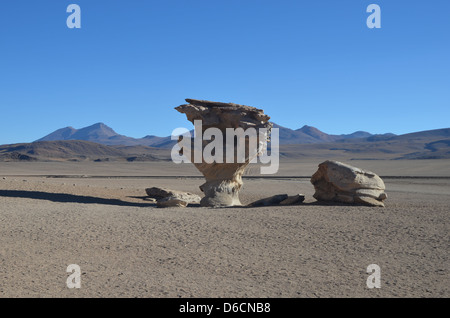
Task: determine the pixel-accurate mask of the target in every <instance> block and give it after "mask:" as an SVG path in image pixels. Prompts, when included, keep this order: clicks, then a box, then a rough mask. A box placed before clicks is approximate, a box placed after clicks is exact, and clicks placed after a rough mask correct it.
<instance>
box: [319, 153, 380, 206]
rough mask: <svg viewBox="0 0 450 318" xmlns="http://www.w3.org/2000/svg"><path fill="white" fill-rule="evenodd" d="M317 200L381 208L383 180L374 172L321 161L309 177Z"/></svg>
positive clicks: (336, 162)
mask: <svg viewBox="0 0 450 318" xmlns="http://www.w3.org/2000/svg"><path fill="white" fill-rule="evenodd" d="M311 183H312V184H313V185H314V188H315V190H316V192H315V193H314V198H316V199H317V200H318V201H335V202H342V203H350V204H363V205H369V206H384V203H383V201H384V200H385V199H386V198H387V195H386V193H384V190H385V185H384V182H383V180H382V179H381V178H380V177H379V176H377V175H376V174H375V173H373V172H370V171H365V170H362V169H359V168H356V167H352V166H350V165H347V164H344V163H342V162H338V161H325V162H323V163H321V164H320V165H319V169H318V170H317V172H316V173H315V174H314V175H313V176H312V178H311Z"/></svg>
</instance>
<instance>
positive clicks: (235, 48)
mask: <svg viewBox="0 0 450 318" xmlns="http://www.w3.org/2000/svg"><path fill="white" fill-rule="evenodd" d="M71 3H75V4H78V5H79V6H80V7H81V29H69V28H67V26H66V19H67V17H68V16H69V13H66V8H67V6H68V5H69V4H71ZM371 3H376V4H379V5H380V7H381V26H382V27H381V29H369V28H367V26H366V19H367V17H368V16H369V13H366V8H367V6H368V5H369V4H371ZM185 98H196V99H207V100H214V101H222V102H235V103H239V104H246V105H250V106H255V107H259V108H263V109H264V110H265V112H266V113H267V114H268V115H270V116H271V117H272V120H273V121H274V122H276V123H277V124H279V125H282V126H285V127H289V128H293V129H297V128H300V127H302V126H303V125H305V124H307V125H311V126H315V127H317V128H319V129H321V130H322V131H325V132H327V133H333V134H341V133H351V132H353V131H357V130H365V131H369V132H371V133H385V132H393V133H397V134H401V133H408V132H413V131H419V130H428V129H435V128H446V127H450V1H449V0H426V1H425V0H423V1H417V0H409V1H406V0H370V1H365V0H339V1H336V0H328V1H324V0H309V1H301V0H277V1H275V0H271V1H266V0H159V1H153V0H147V1H143V0H139V1H138V0H126V1H125V0H121V1H119V0H109V1H104V0H69V1H63V0H40V1H36V0H27V1H24V0H2V1H1V2H0V112H1V115H0V144H4V143H16V142H31V141H33V140H36V139H38V138H40V137H42V136H44V135H46V134H48V133H50V132H52V131H54V130H56V129H58V128H62V127H66V126H73V127H75V128H82V127H85V126H88V125H91V124H94V123H96V122H104V123H105V124H107V125H109V126H111V127H112V128H114V129H115V130H116V131H117V132H118V133H120V134H124V135H128V136H131V137H136V138H137V137H143V136H145V135H149V134H153V135H160V136H166V135H170V133H171V132H172V130H173V129H174V128H177V127H187V128H189V127H190V125H189V122H188V121H187V120H186V117H185V115H183V114H180V113H178V112H177V111H175V110H174V107H176V106H178V105H180V104H183V103H184V99H185Z"/></svg>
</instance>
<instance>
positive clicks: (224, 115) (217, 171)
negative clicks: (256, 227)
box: [175, 99, 272, 207]
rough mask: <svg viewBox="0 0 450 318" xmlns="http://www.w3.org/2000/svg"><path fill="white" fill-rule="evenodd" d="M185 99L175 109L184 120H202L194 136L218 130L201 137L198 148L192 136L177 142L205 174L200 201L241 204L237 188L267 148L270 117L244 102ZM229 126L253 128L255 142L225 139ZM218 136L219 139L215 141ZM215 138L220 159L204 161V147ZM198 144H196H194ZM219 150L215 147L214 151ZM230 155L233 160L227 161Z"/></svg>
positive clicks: (208, 145)
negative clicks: (206, 137)
mask: <svg viewBox="0 0 450 318" xmlns="http://www.w3.org/2000/svg"><path fill="white" fill-rule="evenodd" d="M186 102H188V104H184V105H181V106H178V107H176V108H175V109H176V110H178V111H179V112H180V113H184V114H186V116H187V119H188V120H189V121H191V122H192V123H194V124H195V121H201V124H202V127H201V131H198V129H197V130H196V136H199V135H201V136H204V133H205V131H206V130H208V129H209V128H212V130H209V131H210V132H211V131H213V132H216V133H221V135H220V137H219V136H217V135H216V134H215V135H214V139H213V138H210V139H209V140H205V138H203V137H202V139H201V140H202V141H201V142H200V147H198V146H195V141H194V139H193V138H192V139H190V140H189V143H186V140H185V138H187V137H183V138H181V139H180V141H179V145H180V147H181V149H182V150H181V151H182V153H183V154H184V155H185V156H186V157H188V159H189V160H190V161H191V162H192V163H193V164H194V165H195V167H196V168H197V169H198V170H199V171H200V172H201V173H202V174H203V175H204V176H205V179H206V183H204V184H203V185H201V186H200V189H201V190H202V191H203V193H204V194H205V197H204V198H203V199H202V200H201V202H200V204H201V205H202V206H210V207H221V206H239V205H241V202H240V200H239V190H240V189H241V187H242V184H243V183H242V175H243V173H244V170H245V168H246V167H247V166H248V164H249V163H250V161H252V160H253V159H255V158H256V157H257V156H258V155H260V154H262V153H263V151H264V150H265V149H266V146H267V141H268V140H269V135H270V130H271V128H272V124H271V123H269V119H270V117H269V116H267V115H265V114H264V111H263V110H261V109H257V108H255V107H250V106H245V105H238V104H233V103H219V102H211V101H203V100H195V99H186ZM230 128H231V129H232V130H234V129H239V128H241V130H243V131H250V130H252V131H256V134H255V135H256V139H257V141H256V143H252V142H250V141H251V140H250V138H249V137H248V136H245V135H240V136H237V137H234V138H233V140H228V139H229V138H226V136H227V132H229V131H230ZM249 128H253V129H249ZM217 138H222V139H221V140H217ZM197 140H198V139H197ZM218 141H220V145H223V152H222V156H220V158H219V159H222V160H221V161H219V160H214V161H212V162H211V160H209V161H208V160H206V159H205V158H204V156H203V154H204V153H205V152H206V151H205V147H208V148H207V149H210V148H211V144H212V143H213V142H214V144H215V145H217V144H218ZM192 144H194V147H192ZM197 145H199V144H198V143H197ZM238 145H239V146H238ZM227 146H228V147H227ZM242 146H243V148H245V154H244V156H243V158H242V156H240V157H239V158H238V155H237V154H238V148H239V147H240V149H242ZM230 147H231V150H232V151H233V153H232V154H230V153H229V150H230ZM218 150H219V149H215V152H217V151H218ZM227 150H228V152H227ZM199 154H200V156H199ZM241 154H242V152H241ZM218 156H219V155H218ZM227 156H229V157H227ZM198 158H200V160H198ZM230 158H231V159H232V160H229V159H230ZM239 159H241V160H239ZM230 161H231V162H230Z"/></svg>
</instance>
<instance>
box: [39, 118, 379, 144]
mask: <svg viewBox="0 0 450 318" xmlns="http://www.w3.org/2000/svg"><path fill="white" fill-rule="evenodd" d="M274 128H279V131H280V144H282V145H286V144H315V143H326V142H337V141H341V140H350V139H356V138H367V137H371V136H373V135H372V134H370V133H368V132H364V131H358V132H355V133H352V134H349V135H329V134H326V133H324V132H322V131H320V130H319V129H317V128H314V127H311V126H303V127H302V128H300V129H297V130H293V129H289V128H286V127H282V126H280V125H277V124H274ZM57 140H84V141H91V142H96V143H100V144H103V145H108V146H113V145H115V146H117V145H124V146H137V145H142V146H149V147H159V148H171V147H172V146H173V145H174V144H175V141H173V140H171V138H170V136H168V137H158V136H150V135H149V136H145V137H143V138H131V137H127V136H124V135H120V134H118V133H116V132H115V131H114V130H113V129H112V128H110V127H108V126H107V125H105V124H103V123H97V124H94V125H92V126H89V127H85V128H82V129H75V128H73V127H66V128H61V129H58V130H56V131H55V132H53V133H51V134H49V135H47V136H45V137H43V138H41V139H38V140H37V141H57Z"/></svg>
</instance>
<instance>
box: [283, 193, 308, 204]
mask: <svg viewBox="0 0 450 318" xmlns="http://www.w3.org/2000/svg"><path fill="white" fill-rule="evenodd" d="M303 201H305V196H304V195H303V194H297V195H293V196H288V197H287V198H286V199H284V200H283V201H281V202H280V205H294V204H300V203H302V202H303Z"/></svg>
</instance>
